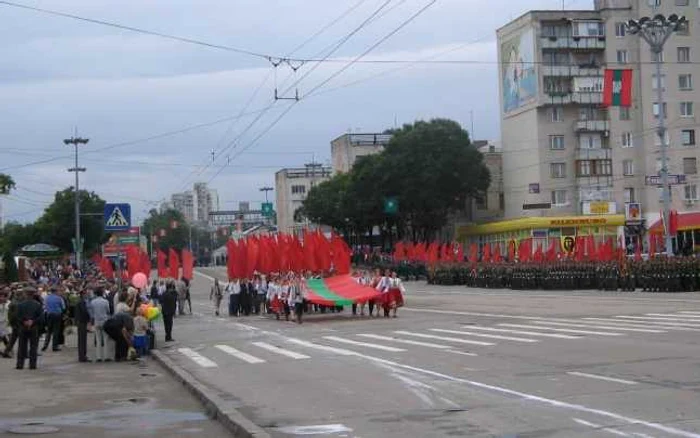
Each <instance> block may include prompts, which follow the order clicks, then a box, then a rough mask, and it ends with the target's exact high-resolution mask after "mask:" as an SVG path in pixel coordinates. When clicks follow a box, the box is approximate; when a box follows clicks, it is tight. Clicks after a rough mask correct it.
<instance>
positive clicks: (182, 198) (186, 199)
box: [170, 190, 195, 222]
mask: <svg viewBox="0 0 700 438" xmlns="http://www.w3.org/2000/svg"><path fill="white" fill-rule="evenodd" d="M170 203H171V204H172V207H173V209H175V210H177V211H179V212H180V213H182V215H183V216H184V217H185V220H187V222H193V221H194V217H195V207H194V205H195V202H194V194H193V193H192V192H191V191H189V190H188V191H186V192H182V193H173V194H172V196H171V197H170Z"/></svg>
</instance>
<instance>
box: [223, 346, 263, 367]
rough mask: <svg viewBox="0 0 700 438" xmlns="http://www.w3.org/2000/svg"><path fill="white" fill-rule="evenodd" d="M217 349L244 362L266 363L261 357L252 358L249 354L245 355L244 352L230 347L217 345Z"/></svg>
mask: <svg viewBox="0 0 700 438" xmlns="http://www.w3.org/2000/svg"><path fill="white" fill-rule="evenodd" d="M216 348H218V349H219V350H221V351H223V352H224V353H226V354H230V355H231V356H233V357H235V358H238V359H240V360H242V361H244V362H248V363H253V364H254V363H265V360H264V359H260V358H259V357H255V356H252V355H250V354H248V353H244V352H242V351H239V350H236V349H235V348H233V347H229V346H228V345H216Z"/></svg>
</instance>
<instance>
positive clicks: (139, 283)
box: [131, 272, 148, 289]
mask: <svg viewBox="0 0 700 438" xmlns="http://www.w3.org/2000/svg"><path fill="white" fill-rule="evenodd" d="M131 284H133V285H134V286H136V287H137V288H139V289H142V288H144V287H146V285H147V284H148V278H147V277H146V274H144V273H143V272H137V273H136V274H135V275H134V277H133V278H132V279H131Z"/></svg>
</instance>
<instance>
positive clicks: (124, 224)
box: [104, 204, 131, 231]
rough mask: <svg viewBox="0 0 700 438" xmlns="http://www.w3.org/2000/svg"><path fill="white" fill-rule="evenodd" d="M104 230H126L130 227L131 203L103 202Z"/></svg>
mask: <svg viewBox="0 0 700 438" xmlns="http://www.w3.org/2000/svg"><path fill="white" fill-rule="evenodd" d="M104 218H105V231H126V230H128V229H129V228H131V205H129V204H105V210H104Z"/></svg>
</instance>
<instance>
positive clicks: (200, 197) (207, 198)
mask: <svg viewBox="0 0 700 438" xmlns="http://www.w3.org/2000/svg"><path fill="white" fill-rule="evenodd" d="M170 204H171V205H172V208H174V209H175V210H177V211H179V212H180V213H182V215H183V216H184V217H185V219H186V220H187V221H188V222H190V223H194V222H198V223H200V224H205V223H207V222H208V220H209V213H210V212H212V211H217V210H218V209H219V195H218V193H217V191H216V190H213V189H209V187H208V186H207V183H203V182H198V183H194V186H193V188H192V190H188V191H186V192H182V193H173V195H172V196H171V202H170Z"/></svg>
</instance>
